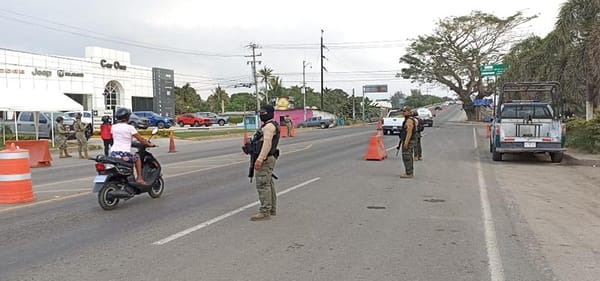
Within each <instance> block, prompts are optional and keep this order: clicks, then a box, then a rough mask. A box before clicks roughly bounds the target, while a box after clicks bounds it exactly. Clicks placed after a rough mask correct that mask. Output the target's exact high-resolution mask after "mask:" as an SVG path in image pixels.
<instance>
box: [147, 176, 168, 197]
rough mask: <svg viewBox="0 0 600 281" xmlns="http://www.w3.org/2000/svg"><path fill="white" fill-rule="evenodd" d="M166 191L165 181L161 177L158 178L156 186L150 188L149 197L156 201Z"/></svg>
mask: <svg viewBox="0 0 600 281" xmlns="http://www.w3.org/2000/svg"><path fill="white" fill-rule="evenodd" d="M164 190H165V181H164V180H163V178H162V176H161V177H158V179H157V180H156V181H155V182H154V185H152V188H150V191H148V195H150V197H152V198H155V199H156V198H158V197H160V196H161V195H162V193H163V191H164Z"/></svg>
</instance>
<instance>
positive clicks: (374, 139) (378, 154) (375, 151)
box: [365, 134, 385, 161]
mask: <svg viewBox="0 0 600 281" xmlns="http://www.w3.org/2000/svg"><path fill="white" fill-rule="evenodd" d="M383 151H385V149H384V150H383ZM383 151H382V149H381V145H380V144H379V137H378V136H377V135H375V134H374V135H372V136H371V142H370V143H369V149H368V150H367V153H366V154H365V160H377V161H381V160H383V159H384V158H385V155H384V154H383Z"/></svg>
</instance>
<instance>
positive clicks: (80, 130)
mask: <svg viewBox="0 0 600 281" xmlns="http://www.w3.org/2000/svg"><path fill="white" fill-rule="evenodd" d="M73 126H74V127H75V137H76V138H77V149H78V150H79V158H81V159H88V158H89V156H88V146H87V138H86V137H85V130H86V127H87V125H86V124H85V123H83V122H82V121H81V113H77V115H76V116H75V124H73Z"/></svg>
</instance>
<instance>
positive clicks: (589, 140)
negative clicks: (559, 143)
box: [566, 115, 600, 153]
mask: <svg viewBox="0 0 600 281" xmlns="http://www.w3.org/2000/svg"><path fill="white" fill-rule="evenodd" d="M566 145H567V147H572V148H577V149H581V150H583V151H586V152H591V153H600V115H596V116H595V117H594V118H593V119H591V120H589V121H586V120H585V119H582V118H577V119H570V120H568V121H567V138H566Z"/></svg>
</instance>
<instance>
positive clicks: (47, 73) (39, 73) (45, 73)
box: [31, 68, 52, 77]
mask: <svg viewBox="0 0 600 281" xmlns="http://www.w3.org/2000/svg"><path fill="white" fill-rule="evenodd" d="M31 75H33V76H36V75H37V76H46V77H50V76H52V71H50V70H39V69H37V68H36V69H34V70H33V71H32V72H31Z"/></svg>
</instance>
